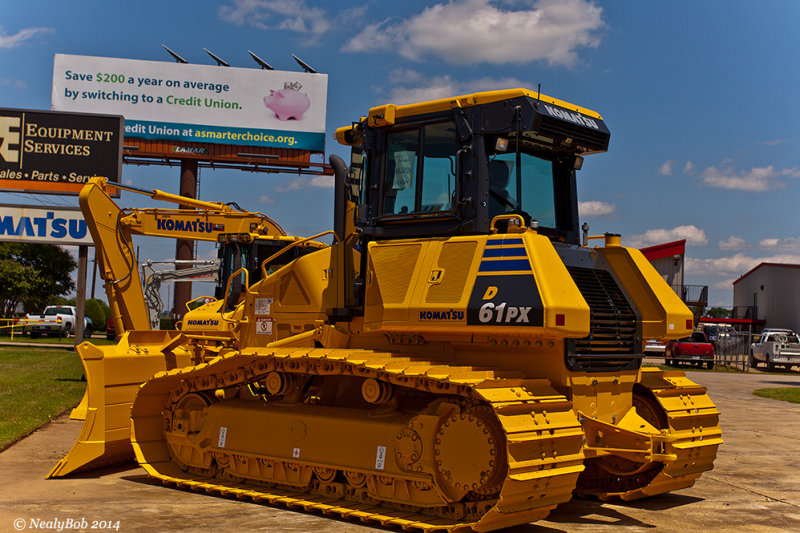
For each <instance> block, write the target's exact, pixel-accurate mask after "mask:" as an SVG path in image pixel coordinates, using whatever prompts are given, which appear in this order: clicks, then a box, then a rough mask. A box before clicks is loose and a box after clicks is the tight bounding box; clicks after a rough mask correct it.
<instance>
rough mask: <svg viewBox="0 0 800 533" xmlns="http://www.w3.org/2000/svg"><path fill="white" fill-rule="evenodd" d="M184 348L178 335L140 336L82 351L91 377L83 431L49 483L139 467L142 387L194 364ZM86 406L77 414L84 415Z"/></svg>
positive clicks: (89, 346)
mask: <svg viewBox="0 0 800 533" xmlns="http://www.w3.org/2000/svg"><path fill="white" fill-rule="evenodd" d="M182 342H183V336H182V335H181V333H180V332H178V331H134V332H130V333H126V334H125V335H124V336H123V338H122V340H121V341H120V342H119V344H117V345H115V346H102V347H100V346H95V345H93V344H90V343H88V342H84V343H82V344H81V345H79V346H78V355H80V358H81V361H82V362H83V368H84V371H85V373H86V393H85V394H84V400H85V408H84V410H85V418H84V423H83V428H82V429H81V433H80V435H79V436H78V440H77V442H75V444H74V445H73V446H72V449H71V450H70V451H69V453H68V454H67V455H66V456H65V457H64V458H63V459H61V461H59V462H58V464H57V465H56V466H55V467H54V468H53V469H52V470H51V471H50V473H49V474H48V475H47V477H48V478H54V477H63V476H67V475H69V474H73V473H76V472H81V471H84V470H92V469H94V468H100V467H103V466H111V465H116V464H123V463H126V462H130V461H133V459H134V456H133V448H132V447H131V443H130V414H131V404H132V403H133V400H134V399H135V398H136V394H137V393H138V392H139V387H140V385H141V384H142V383H144V382H145V381H147V380H148V379H150V377H152V376H153V375H154V374H156V373H157V372H162V371H165V370H171V369H173V368H176V367H183V366H188V365H189V364H190V361H191V359H190V356H189V354H188V353H187V352H186V351H185V350H182V349H180V348H178V349H176V346H179V345H180V344H182ZM84 400H82V401H81V405H83V404H84ZM81 405H79V406H78V407H76V408H75V410H73V414H78V415H80V410H81ZM70 418H73V416H72V415H71V416H70Z"/></svg>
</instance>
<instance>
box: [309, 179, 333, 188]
mask: <svg viewBox="0 0 800 533" xmlns="http://www.w3.org/2000/svg"><path fill="white" fill-rule="evenodd" d="M308 184H309V185H310V186H311V187H325V188H328V189H332V188H333V184H334V181H333V176H314V177H313V178H311V180H309V182H308Z"/></svg>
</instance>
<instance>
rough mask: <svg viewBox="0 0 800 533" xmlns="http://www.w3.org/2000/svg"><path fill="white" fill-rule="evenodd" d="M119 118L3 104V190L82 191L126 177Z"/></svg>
mask: <svg viewBox="0 0 800 533" xmlns="http://www.w3.org/2000/svg"><path fill="white" fill-rule="evenodd" d="M123 127H124V122H123V119H122V117H120V116H111V115H87V114H75V113H61V112H56V111H31V110H24V109H3V108H0V190H12V191H24V192H37V193H54V194H78V193H79V192H80V190H81V188H82V187H83V185H84V184H85V183H86V182H87V181H88V180H89V178H91V177H92V176H105V177H107V178H108V179H109V180H110V181H119V178H120V177H121V175H122V136H123Z"/></svg>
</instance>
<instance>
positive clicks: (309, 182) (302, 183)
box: [275, 176, 333, 192]
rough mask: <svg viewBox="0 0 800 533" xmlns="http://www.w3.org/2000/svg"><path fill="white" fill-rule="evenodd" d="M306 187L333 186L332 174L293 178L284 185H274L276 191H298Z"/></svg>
mask: <svg viewBox="0 0 800 533" xmlns="http://www.w3.org/2000/svg"><path fill="white" fill-rule="evenodd" d="M306 187H324V188H333V176H315V177H313V178H311V179H309V178H295V179H293V180H291V181H290V182H288V183H286V184H285V185H280V186H277V187H275V190H276V191H278V192H289V191H299V190H301V189H304V188H306Z"/></svg>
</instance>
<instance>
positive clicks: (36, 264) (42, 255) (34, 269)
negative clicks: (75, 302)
mask: <svg viewBox="0 0 800 533" xmlns="http://www.w3.org/2000/svg"><path fill="white" fill-rule="evenodd" d="M77 266H78V265H77V263H76V262H75V259H73V258H72V256H71V255H70V253H69V252H67V251H66V250H64V249H62V248H61V247H59V246H57V245H55V244H33V243H16V242H10V243H0V279H2V280H3V283H0V310H1V311H2V313H3V316H4V317H10V316H12V315H13V313H14V310H15V309H16V307H17V304H19V303H22V304H23V306H25V309H26V310H27V311H29V312H34V313H38V312H41V311H42V309H44V307H45V306H46V305H48V304H49V303H50V301H51V300H52V299H53V298H54V297H56V296H59V295H62V294H67V293H69V292H70V291H72V290H73V289H74V288H75V282H74V281H72V277H71V274H72V271H73V270H75V268H76V267H77Z"/></svg>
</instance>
